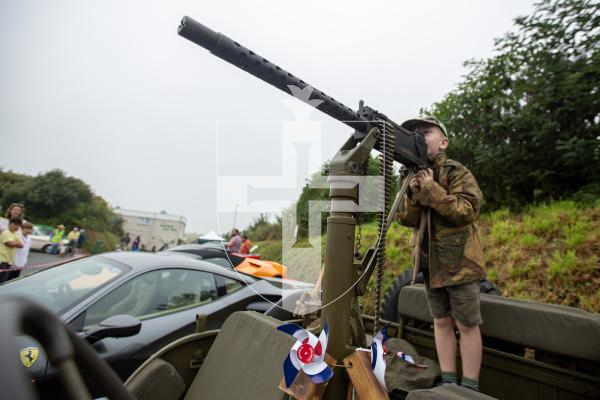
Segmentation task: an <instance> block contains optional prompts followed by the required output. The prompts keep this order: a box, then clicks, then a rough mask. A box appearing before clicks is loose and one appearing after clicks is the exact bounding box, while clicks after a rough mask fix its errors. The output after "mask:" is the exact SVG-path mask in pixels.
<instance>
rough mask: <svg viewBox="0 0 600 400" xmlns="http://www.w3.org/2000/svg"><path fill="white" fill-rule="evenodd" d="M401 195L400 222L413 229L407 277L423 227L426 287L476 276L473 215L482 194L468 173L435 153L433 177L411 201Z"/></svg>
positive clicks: (478, 249)
mask: <svg viewBox="0 0 600 400" xmlns="http://www.w3.org/2000/svg"><path fill="white" fill-rule="evenodd" d="M411 197H412V193H411V192H410V189H409V192H408V193H407V195H406V196H405V197H404V201H403V207H402V208H401V209H400V211H399V219H400V223H401V224H402V225H405V226H409V227H412V228H414V232H413V237H412V239H411V243H410V244H411V256H412V260H413V264H414V269H413V280H414V279H415V278H416V276H417V273H418V271H419V268H420V265H419V264H420V263H419V248H420V245H421V243H422V242H423V240H422V239H423V238H422V234H423V232H424V231H425V227H429V229H426V231H427V233H428V234H429V241H428V243H429V249H428V250H429V253H428V254H429V272H430V273H429V284H430V286H431V287H432V288H439V287H444V286H453V285H460V284H463V283H468V282H472V281H475V280H479V279H482V278H483V277H484V276H485V273H484V272H483V265H484V261H483V249H482V246H481V240H480V238H479V230H478V228H477V224H476V222H475V220H476V219H477V216H478V215H479V209H480V207H481V205H482V203H483V194H482V193H481V190H480V189H479V185H478V184H477V181H476V180H475V177H474V176H473V174H472V173H471V172H470V171H469V170H468V169H467V168H465V167H464V166H463V165H462V164H460V163H459V162H457V161H454V160H449V159H447V157H446V154H445V153H438V155H437V156H436V158H435V162H434V166H433V181H431V182H428V183H426V184H425V185H423V186H422V187H421V190H420V192H419V193H418V195H417V196H416V200H417V201H416V202H415V203H413V201H412V200H411Z"/></svg>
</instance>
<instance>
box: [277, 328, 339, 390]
mask: <svg viewBox="0 0 600 400" xmlns="http://www.w3.org/2000/svg"><path fill="white" fill-rule="evenodd" d="M277 329H279V330H280V331H282V332H285V333H287V334H289V335H292V336H293V337H295V338H296V343H294V345H293V346H292V349H291V350H290V354H288V356H287V358H286V359H285V361H284V362H283V375H284V377H285V386H286V387H288V388H289V387H290V386H291V385H292V383H293V382H294V379H296V376H297V375H298V373H299V372H300V370H302V371H304V373H306V375H308V376H309V377H310V379H311V380H312V381H313V382H314V383H317V384H318V383H323V382H327V381H328V380H329V379H331V377H332V376H333V370H332V369H331V368H329V366H328V365H327V363H326V362H325V351H326V350H327V335H328V333H329V325H328V324H327V322H325V324H324V326H323V330H322V331H321V334H320V335H319V337H318V338H317V337H316V336H315V335H313V334H312V333H310V332H309V331H307V330H306V329H303V328H302V327H300V326H298V325H296V324H285V325H281V326H279V327H277Z"/></svg>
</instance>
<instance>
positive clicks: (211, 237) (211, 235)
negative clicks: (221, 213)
mask: <svg viewBox="0 0 600 400" xmlns="http://www.w3.org/2000/svg"><path fill="white" fill-rule="evenodd" d="M224 241H225V239H224V238H222V237H221V236H219V235H218V234H217V233H216V232H215V231H210V232H208V233H205V234H204V235H200V236H198V243H206V242H224Z"/></svg>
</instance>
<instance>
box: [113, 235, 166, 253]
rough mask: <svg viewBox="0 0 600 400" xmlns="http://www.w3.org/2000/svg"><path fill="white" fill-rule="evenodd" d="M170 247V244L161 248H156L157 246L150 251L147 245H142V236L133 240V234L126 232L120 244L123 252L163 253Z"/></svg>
mask: <svg viewBox="0 0 600 400" xmlns="http://www.w3.org/2000/svg"><path fill="white" fill-rule="evenodd" d="M167 247H168V244H167V243H165V244H163V245H162V246H161V247H160V248H158V249H157V248H156V245H154V246H152V248H151V249H150V250H148V249H147V248H146V245H145V244H143V243H142V239H141V238H140V236H139V235H138V236H136V237H135V239H133V240H131V234H130V233H129V232H126V233H125V234H124V235H123V236H121V242H120V244H119V248H118V249H119V250H121V251H151V252H152V253H156V252H157V251H163V250H164V249H166V248H167Z"/></svg>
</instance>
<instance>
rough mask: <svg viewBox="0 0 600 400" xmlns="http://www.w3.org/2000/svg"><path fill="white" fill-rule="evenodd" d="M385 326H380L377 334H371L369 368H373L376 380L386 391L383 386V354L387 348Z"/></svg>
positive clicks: (384, 365)
mask: <svg viewBox="0 0 600 400" xmlns="http://www.w3.org/2000/svg"><path fill="white" fill-rule="evenodd" d="M387 328H388V326H387V325H386V326H384V327H383V328H381V330H380V331H379V332H377V335H375V336H373V340H371V368H373V374H374V375H375V378H377V381H378V382H379V383H380V384H381V386H383V388H384V389H385V390H386V391H387V388H386V386H385V378H384V377H385V367H386V364H385V355H386V354H387V352H388V349H387Z"/></svg>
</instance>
